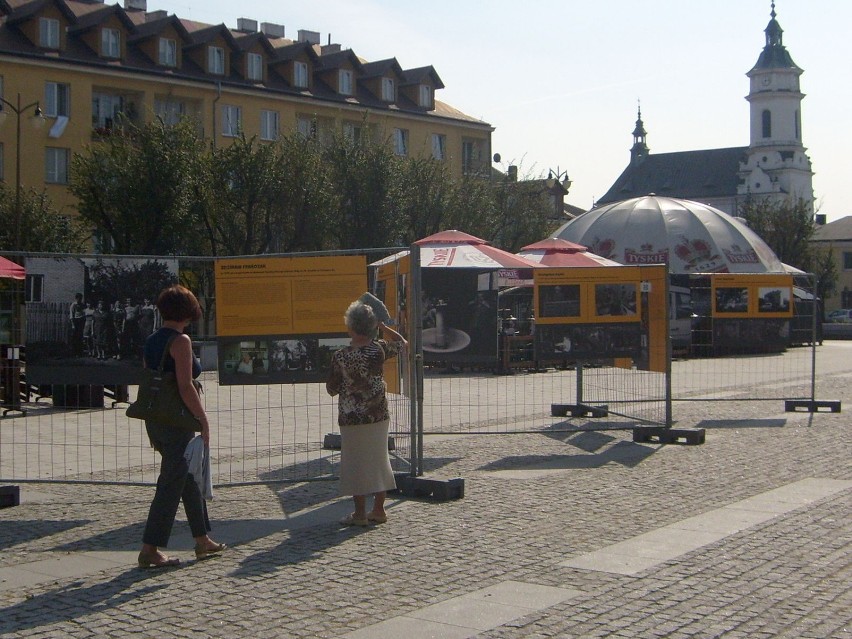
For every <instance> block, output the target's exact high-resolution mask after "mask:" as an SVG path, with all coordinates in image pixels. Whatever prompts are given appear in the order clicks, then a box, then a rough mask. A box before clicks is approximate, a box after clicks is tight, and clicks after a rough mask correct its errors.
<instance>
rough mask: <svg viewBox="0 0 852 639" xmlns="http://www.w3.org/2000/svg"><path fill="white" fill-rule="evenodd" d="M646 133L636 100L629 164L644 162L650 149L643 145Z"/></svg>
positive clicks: (639, 104)
mask: <svg viewBox="0 0 852 639" xmlns="http://www.w3.org/2000/svg"><path fill="white" fill-rule="evenodd" d="M646 135H648V132H647V131H645V123H644V122H642V104H641V102H640V101H639V100H638V99H637V100H636V127H635V128H634V129H633V147H632V148H631V149H630V163H631V164H637V163H639V162H641V161H642V160H644V159H645V158H646V157H647V156H648V153H649V152H650V149H649V148H648V145H647V144H646V143H645V136H646Z"/></svg>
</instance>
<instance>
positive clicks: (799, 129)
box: [793, 109, 802, 140]
mask: <svg viewBox="0 0 852 639" xmlns="http://www.w3.org/2000/svg"><path fill="white" fill-rule="evenodd" d="M793 118H794V120H793V126H794V127H795V129H796V139H797V140H801V139H802V115H801V113H799V110H798V109H796V113H795V114H794V115H793Z"/></svg>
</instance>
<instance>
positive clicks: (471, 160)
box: [462, 140, 482, 175]
mask: <svg viewBox="0 0 852 639" xmlns="http://www.w3.org/2000/svg"><path fill="white" fill-rule="evenodd" d="M481 160H482V151H481V146H480V142H479V140H462V172H463V173H464V174H465V175H467V174H470V173H476V172H478V171H479V169H480V168H481V167H480V163H481Z"/></svg>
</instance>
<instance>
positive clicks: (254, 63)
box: [246, 53, 263, 82]
mask: <svg viewBox="0 0 852 639" xmlns="http://www.w3.org/2000/svg"><path fill="white" fill-rule="evenodd" d="M246 67H247V68H246V77H247V78H248V79H249V80H252V81H254V82H263V56H262V55H259V54H257V53H249V54H248V56H246Z"/></svg>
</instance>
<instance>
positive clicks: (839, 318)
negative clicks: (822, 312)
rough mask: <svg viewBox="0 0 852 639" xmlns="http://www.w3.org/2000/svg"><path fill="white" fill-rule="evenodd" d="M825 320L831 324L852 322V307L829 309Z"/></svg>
mask: <svg viewBox="0 0 852 639" xmlns="http://www.w3.org/2000/svg"><path fill="white" fill-rule="evenodd" d="M825 320H826V321H827V322H830V323H832V324H852V308H840V309H837V310H836V311H831V312H830V313H829V314H828V316H827V317H826V318H825Z"/></svg>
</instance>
